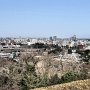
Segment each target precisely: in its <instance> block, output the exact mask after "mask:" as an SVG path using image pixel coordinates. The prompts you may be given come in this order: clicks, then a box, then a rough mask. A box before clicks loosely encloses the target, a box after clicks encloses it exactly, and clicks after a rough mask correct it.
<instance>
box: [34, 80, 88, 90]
mask: <svg viewBox="0 0 90 90" xmlns="http://www.w3.org/2000/svg"><path fill="white" fill-rule="evenodd" d="M34 90H90V79H87V80H80V81H73V82H70V83H65V84H60V85H54V86H49V87H44V88H37V89H34Z"/></svg>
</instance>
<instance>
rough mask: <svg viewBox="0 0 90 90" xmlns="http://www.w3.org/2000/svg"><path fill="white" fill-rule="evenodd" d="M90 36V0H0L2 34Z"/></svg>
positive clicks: (0, 30)
mask: <svg viewBox="0 0 90 90" xmlns="http://www.w3.org/2000/svg"><path fill="white" fill-rule="evenodd" d="M74 34H75V35H77V37H79V38H90V0H0V37H19V36H22V37H49V36H54V35H56V36H57V37H60V38H66V37H71V36H72V35H74Z"/></svg>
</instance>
